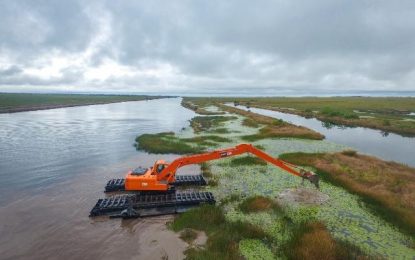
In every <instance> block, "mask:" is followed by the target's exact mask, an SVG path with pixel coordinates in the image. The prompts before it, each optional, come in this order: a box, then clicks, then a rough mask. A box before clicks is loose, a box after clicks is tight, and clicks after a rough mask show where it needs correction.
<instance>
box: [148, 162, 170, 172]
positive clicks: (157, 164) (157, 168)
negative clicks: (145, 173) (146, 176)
mask: <svg viewBox="0 0 415 260" xmlns="http://www.w3.org/2000/svg"><path fill="white" fill-rule="evenodd" d="M168 165H169V164H168V163H166V162H165V161H164V160H157V161H156V162H155V163H154V166H153V172H152V174H153V175H157V174H159V173H161V172H162V171H163V170H164V168H166V167H167V166H168Z"/></svg>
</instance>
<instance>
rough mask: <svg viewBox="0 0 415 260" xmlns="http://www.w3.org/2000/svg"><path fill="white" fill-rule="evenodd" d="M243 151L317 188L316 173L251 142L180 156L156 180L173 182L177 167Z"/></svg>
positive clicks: (238, 153) (317, 179)
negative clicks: (277, 156)
mask: <svg viewBox="0 0 415 260" xmlns="http://www.w3.org/2000/svg"><path fill="white" fill-rule="evenodd" d="M243 153H251V154H253V155H255V156H257V157H259V158H261V159H263V160H265V161H267V162H269V163H272V164H274V165H275V166H277V167H279V168H281V169H283V170H285V171H287V172H289V173H291V174H292V175H295V176H299V177H302V178H304V179H307V180H309V181H310V182H311V183H313V184H314V185H315V186H316V187H317V188H318V181H319V178H318V175H316V174H314V173H313V172H310V171H305V170H303V169H300V170H297V169H298V167H297V166H295V165H293V164H290V163H287V162H284V161H283V160H280V159H278V158H274V157H271V156H270V155H268V154H266V153H265V152H263V151H261V150H259V149H257V148H255V147H254V146H253V145H252V144H239V145H237V146H235V147H231V148H226V149H220V150H215V151H211V152H207V153H202V154H196V155H191V156H185V157H180V158H178V159H176V160H174V161H173V162H171V163H170V164H169V165H168V166H167V167H166V168H164V169H163V170H162V171H161V172H160V173H159V174H158V175H157V180H158V181H160V180H166V179H167V180H168V182H169V183H170V182H174V178H175V175H176V171H177V169H178V168H180V167H183V166H185V165H189V164H198V163H203V162H206V161H212V160H217V159H221V158H224V157H229V156H235V155H240V154H243Z"/></svg>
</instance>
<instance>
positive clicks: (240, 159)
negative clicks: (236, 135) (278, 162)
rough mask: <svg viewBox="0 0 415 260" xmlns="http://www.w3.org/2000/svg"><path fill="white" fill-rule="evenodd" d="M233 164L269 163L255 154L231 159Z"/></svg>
mask: <svg viewBox="0 0 415 260" xmlns="http://www.w3.org/2000/svg"><path fill="white" fill-rule="evenodd" d="M231 165H232V166H239V165H267V163H266V162H265V161H264V160H262V159H260V158H258V157H253V156H244V157H238V158H234V159H232V160H231Z"/></svg>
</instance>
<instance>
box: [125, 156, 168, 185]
mask: <svg viewBox="0 0 415 260" xmlns="http://www.w3.org/2000/svg"><path fill="white" fill-rule="evenodd" d="M167 166H168V163H166V162H165V161H163V160H157V161H156V162H155V164H154V166H153V167H150V168H148V169H147V170H146V171H145V172H143V173H139V174H137V173H135V172H134V171H129V172H128V174H127V176H126V178H125V190H129V191H166V190H168V188H169V184H168V182H167V181H158V180H157V175H158V174H159V173H160V172H161V171H162V170H163V169H164V168H165V167H167Z"/></svg>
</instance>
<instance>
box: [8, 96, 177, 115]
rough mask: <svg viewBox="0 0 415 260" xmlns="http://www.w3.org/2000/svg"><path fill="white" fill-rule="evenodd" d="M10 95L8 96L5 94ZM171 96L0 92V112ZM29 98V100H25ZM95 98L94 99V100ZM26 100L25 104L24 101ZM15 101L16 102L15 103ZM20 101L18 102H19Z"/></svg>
mask: <svg viewBox="0 0 415 260" xmlns="http://www.w3.org/2000/svg"><path fill="white" fill-rule="evenodd" d="M7 95H10V96H7ZM172 97H173V96H120V95H118V96H117V95H68V96H62V95H59V94H4V96H2V95H1V93H0V101H2V102H3V103H4V105H3V107H2V106H0V114H12V113H19V112H29V111H39V110H48V109H57V108H67V107H79V106H92V105H105V104H113V103H124V102H132V101H148V100H154V99H162V98H172ZM27 99H29V100H27ZM94 99H96V100H94ZM24 102H26V104H25V103H24ZM16 103H17V104H16ZM19 103H20V104H19Z"/></svg>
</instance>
